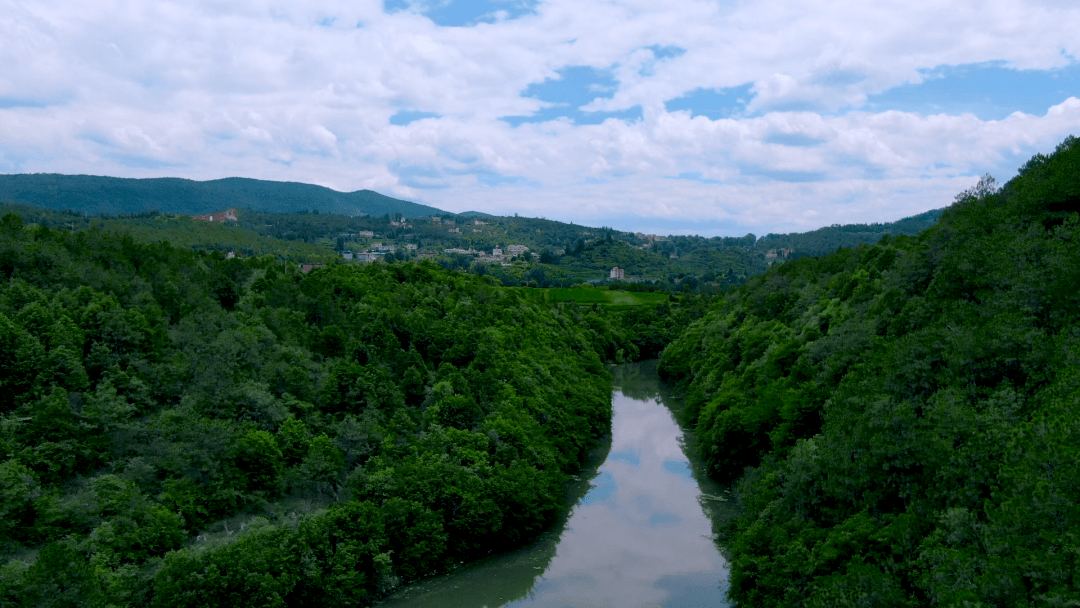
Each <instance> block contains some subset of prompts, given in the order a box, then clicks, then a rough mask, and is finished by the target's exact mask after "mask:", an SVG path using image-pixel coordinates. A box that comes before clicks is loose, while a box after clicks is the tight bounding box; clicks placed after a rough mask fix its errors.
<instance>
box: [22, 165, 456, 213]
mask: <svg viewBox="0 0 1080 608" xmlns="http://www.w3.org/2000/svg"><path fill="white" fill-rule="evenodd" d="M0 202H6V203H21V204H25V205H33V206H35V207H45V208H47V209H70V210H74V211H80V212H83V213H89V214H101V213H112V214H118V213H138V212H140V211H151V210H157V211H161V212H164V213H176V214H182V215H197V214H202V213H213V212H215V211H224V210H226V209H229V208H248V209H254V210H256V211H269V212H275V213H292V212H297V211H310V210H318V211H319V212H320V213H336V214H339V215H348V216H353V215H359V214H367V215H385V214H391V215H393V214H394V213H400V214H402V215H404V216H405V217H425V216H432V215H436V214H443V213H445V212H444V211H442V210H439V209H436V208H435V207H429V206H427V205H420V204H417V203H411V202H409V201H403V200H399V199H396V198H390V197H389V196H383V195H382V194H379V193H378V192H373V191H371V190H358V191H356V192H338V191H337V190H331V189H330V188H324V187H322V186H316V185H313V184H300V183H296V182H274V181H266V180H259V179H248V178H242V177H228V178H225V179H215V180H210V181H205V182H199V181H194V180H190V179H181V178H176V177H159V178H149V179H128V178H119V177H102V176H97V175H60V174H55V173H34V174H16V175H0Z"/></svg>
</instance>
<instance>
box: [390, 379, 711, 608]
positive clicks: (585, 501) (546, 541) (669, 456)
mask: <svg viewBox="0 0 1080 608" xmlns="http://www.w3.org/2000/svg"><path fill="white" fill-rule="evenodd" d="M612 372H613V374H614V375H615V386H616V392H615V395H614V397H613V406H614V417H613V418H612V433H611V444H610V447H609V448H608V446H604V448H602V449H601V450H599V451H598V453H596V454H595V461H594V463H593V464H594V466H593V468H590V469H587V470H586V472H585V473H584V474H583V475H582V477H583V479H588V480H589V481H588V482H580V483H579V484H576V485H575V486H574V487H572V488H571V493H572V495H571V496H570V498H571V502H570V504H574V507H573V508H572V509H571V510H570V512H569V513H568V517H567V518H566V519H564V520H563V522H562V523H561V524H560V525H559V526H556V527H555V528H554V529H552V530H550V531H548V532H547V533H545V534H544V535H542V536H541V537H540V538H539V539H538V540H537V541H536V542H535V543H533V544H532V545H530V546H529V547H526V548H524V549H522V550H520V551H516V552H513V553H510V554H505V555H499V556H495V557H492V558H490V559H488V560H485V561H483V562H481V563H479V564H476V565H474V566H471V567H469V568H466V569H463V570H461V571H459V572H455V573H453V574H450V575H447V576H443V577H439V578H435V579H431V580H429V581H425V582H422V583H420V584H417V585H413V586H412V587H409V588H407V589H404V590H402V591H401V592H399V593H398V594H396V595H395V596H393V597H391V598H389V599H388V600H386V601H385V602H384V603H383V606H387V607H390V606H393V607H398V606H401V607H410V608H420V607H425V608H426V607H429V606H432V607H434V606H439V607H448V608H457V607H460V608H481V607H486V608H495V607H496V606H515V607H516V606H529V607H560V608H561V607H563V606H573V607H579V606H580V607H593V606H596V607H600V606H611V607H620V608H621V607H645V606H650V607H651V606H664V607H669V608H670V607H675V606H694V607H699V606H725V605H727V604H726V602H725V601H724V591H726V589H724V588H723V586H724V585H725V584H726V580H727V566H726V563H725V561H724V559H723V557H722V556H721V555H720V552H719V551H718V549H717V547H716V544H715V543H714V542H713V540H712V539H713V535H712V527H713V522H716V521H718V520H719V519H722V518H724V517H726V516H729V515H730V513H727V512H726V511H725V508H730V507H729V505H728V503H724V502H722V501H720V500H718V498H719V497H720V494H722V492H721V491H720V489H719V488H717V487H716V486H715V485H714V484H712V483H711V482H710V481H709V480H708V479H706V478H704V477H703V476H702V475H701V474H700V471H699V468H698V467H697V466H696V465H695V463H693V462H692V461H691V460H690V459H688V458H687V456H686V454H685V453H684V448H685V447H686V446H685V444H684V443H683V431H682V430H681V429H680V428H679V426H678V424H676V422H675V417H674V415H673V410H672V409H670V404H673V403H674V401H673V400H672V399H670V398H667V397H668V395H666V394H665V392H664V390H663V386H662V385H661V384H660V382H659V380H658V378H657V376H656V367H655V362H645V363H636V364H626V365H620V366H615V367H613V368H612ZM663 405H668V407H663ZM605 456H606V459H605ZM601 462H602V464H600V463H601ZM596 465H599V466H596ZM703 491H704V494H703ZM703 496H704V497H705V498H707V499H708V500H703Z"/></svg>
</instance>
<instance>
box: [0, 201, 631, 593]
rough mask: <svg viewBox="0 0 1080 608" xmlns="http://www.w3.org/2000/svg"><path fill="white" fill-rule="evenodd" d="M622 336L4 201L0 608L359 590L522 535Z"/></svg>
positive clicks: (467, 288) (592, 410) (602, 384)
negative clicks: (31, 218)
mask: <svg viewBox="0 0 1080 608" xmlns="http://www.w3.org/2000/svg"><path fill="white" fill-rule="evenodd" d="M613 329H614V328H612V326H611V320H610V319H607V318H604V317H602V316H599V315H591V316H590V313H589V312H588V311H587V310H580V309H577V308H574V307H562V308H556V309H552V308H551V307H546V306H542V305H540V304H538V303H537V302H535V301H533V300H532V299H530V298H529V297H527V296H525V295H524V294H521V293H520V292H518V291H516V290H508V289H504V288H502V287H498V286H494V285H492V284H491V282H490V281H489V280H486V279H484V278H482V277H477V276H473V275H467V274H463V273H455V272H447V271H444V270H442V269H441V268H439V267H438V266H436V265H434V264H411V263H402V264H388V265H383V264H373V265H366V266H346V265H332V266H330V267H328V268H326V269H323V270H317V271H314V272H312V273H310V274H308V275H305V274H302V273H301V272H299V270H298V269H297V268H296V266H295V264H291V263H282V262H279V261H277V260H276V259H274V258H272V257H257V258H251V259H244V260H241V259H226V258H225V256H223V255H222V254H221V253H220V252H195V251H191V250H190V249H186V248H177V247H173V246H171V245H168V244H164V243H154V244H147V243H139V242H138V241H136V240H135V239H133V238H132V237H131V236H130V235H127V234H116V233H111V232H104V231H101V230H98V229H89V230H81V231H75V232H71V231H62V230H55V229H50V228H48V227H45V226H25V225H24V224H23V222H22V221H21V220H20V219H19V218H18V217H16V216H14V215H11V214H9V215H6V216H4V217H3V219H2V220H0V369H2V370H3V373H2V375H0V561H2V565H0V605H4V606H7V605H12V606H45V605H80V606H150V605H153V606H162V607H164V606H234V605H260V606H261V605H267V606H270V605H273V606H299V605H304V606H307V605H326V606H356V605H364V604H367V603H370V602H371V601H372V600H374V599H376V598H378V597H379V596H380V595H381V594H383V593H384V592H386V591H387V590H389V589H391V588H393V587H395V586H396V585H398V584H401V583H403V582H406V581H409V580H413V579H416V578H419V577H423V576H425V575H428V574H430V573H432V572H437V571H441V570H446V569H448V568H451V567H453V566H454V565H455V564H457V563H459V562H461V561H464V560H469V559H473V558H476V557H479V556H482V555H485V554H487V553H488V552H490V551H493V550H498V549H503V548H506V547H508V546H513V545H516V544H518V543H520V542H522V541H523V540H525V539H527V538H529V537H530V536H532V535H534V534H535V533H537V532H538V531H539V530H540V529H541V528H542V527H543V526H545V525H546V524H547V523H548V522H550V521H551V520H552V519H553V517H554V516H555V514H556V513H557V512H558V511H559V510H560V509H561V508H563V499H564V496H565V490H564V482H565V480H566V479H567V478H568V476H569V475H571V474H573V473H574V472H575V471H577V470H578V468H579V466H580V464H581V463H582V462H583V460H584V458H585V455H586V452H587V450H588V449H589V447H590V446H591V445H593V443H594V442H595V441H596V439H597V438H598V437H599V436H600V435H601V434H602V433H604V432H606V431H607V429H608V428H609V421H610V415H611V405H610V383H611V379H610V375H609V373H608V372H607V371H606V370H605V368H604V367H603V365H602V359H601V354H599V353H606V352H607V350H609V348H608V344H607V343H606V342H605V340H608V338H609V337H610V335H612V331H613Z"/></svg>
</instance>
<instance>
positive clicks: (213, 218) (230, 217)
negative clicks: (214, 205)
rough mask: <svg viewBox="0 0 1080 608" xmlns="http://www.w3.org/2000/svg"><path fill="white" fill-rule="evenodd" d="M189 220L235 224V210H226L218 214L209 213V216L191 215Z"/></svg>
mask: <svg viewBox="0 0 1080 608" xmlns="http://www.w3.org/2000/svg"><path fill="white" fill-rule="evenodd" d="M191 219H194V220H200V221H203V222H222V223H224V222H235V221H237V220H236V209H226V210H225V211H221V212H219V213H211V214H209V215H193V216H191Z"/></svg>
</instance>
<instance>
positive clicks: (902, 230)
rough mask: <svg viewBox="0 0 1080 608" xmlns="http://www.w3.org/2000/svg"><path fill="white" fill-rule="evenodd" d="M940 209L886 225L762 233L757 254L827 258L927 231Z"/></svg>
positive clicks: (935, 220) (937, 217)
mask: <svg viewBox="0 0 1080 608" xmlns="http://www.w3.org/2000/svg"><path fill="white" fill-rule="evenodd" d="M943 212H944V209H934V210H932V211H927V212H925V213H920V214H918V215H913V216H911V217H908V218H904V219H902V220H899V221H896V222H891V223H887V224H845V225H842V226H841V225H839V224H834V225H832V226H826V227H824V228H818V229H817V230H811V231H810V232H802V233H793V234H766V235H765V236H763V237H761V238H760V239H758V240H757V243H755V245H754V249H755V250H757V251H767V250H773V251H777V250H780V249H789V250H791V251H792V253H791V255H790V257H791V258H801V257H806V256H822V255H828V254H830V253H832V252H834V251H836V250H837V249H841V248H848V249H850V248H852V247H858V246H859V245H872V244H874V243H877V242H878V241H880V240H881V239H882V238H884V237H885V235H889V236H891V237H896V236H904V235H907V236H914V235H917V234H919V233H921V232H923V231H924V230H926V229H927V228H930V227H931V226H933V225H934V224H936V223H937V221H938V220H939V219H940V218H941V214H942V213H943Z"/></svg>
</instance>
